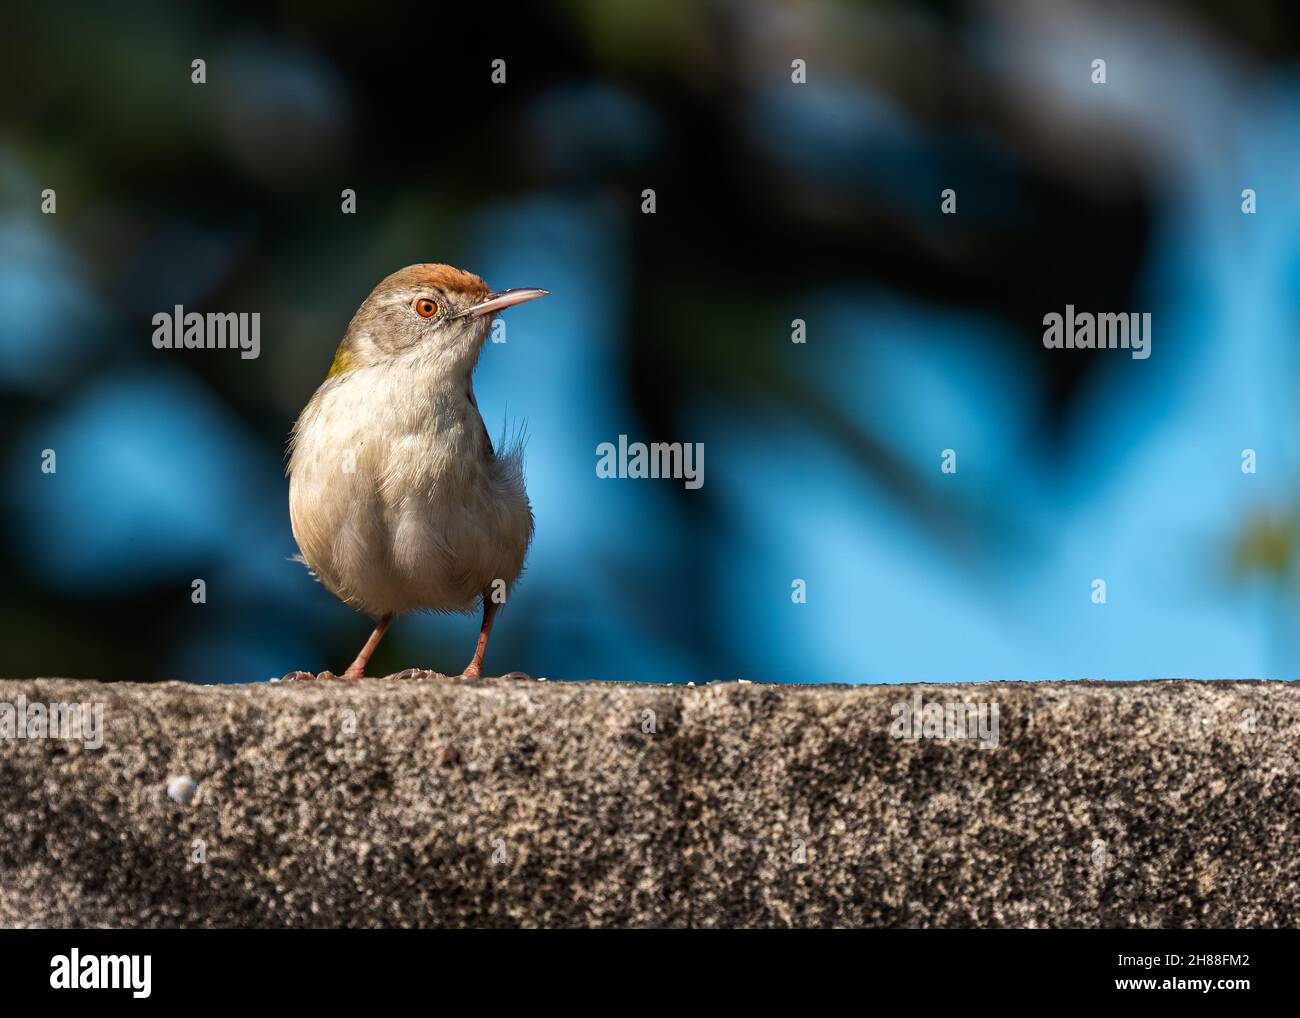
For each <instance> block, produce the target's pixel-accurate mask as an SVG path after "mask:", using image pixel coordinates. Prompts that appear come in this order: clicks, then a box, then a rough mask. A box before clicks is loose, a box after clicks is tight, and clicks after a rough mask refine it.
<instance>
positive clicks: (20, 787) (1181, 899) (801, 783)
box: [0, 680, 1300, 926]
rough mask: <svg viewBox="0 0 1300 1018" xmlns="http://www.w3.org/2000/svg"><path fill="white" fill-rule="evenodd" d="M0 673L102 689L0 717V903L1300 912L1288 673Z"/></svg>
mask: <svg viewBox="0 0 1300 1018" xmlns="http://www.w3.org/2000/svg"><path fill="white" fill-rule="evenodd" d="M20 696H21V697H25V698H26V700H27V701H29V702H37V701H39V702H43V703H49V702H51V701H85V702H88V703H91V704H94V703H98V704H101V705H102V706H103V711H104V732H103V740H104V741H103V746H102V747H101V748H98V749H90V748H86V747H85V746H84V745H83V744H82V743H81V742H79V741H76V740H68V739H48V738H47V739H36V740H29V739H22V740H19V739H2V740H0V812H2V814H3V818H4V819H3V824H4V828H3V836H2V837H0V923H3V924H5V925H27V924H39V925H45V926H56V925H110V926H171V925H182V926H249V925H257V926H262V925H271V926H334V925H346V926H387V925H402V926H431V925H452V926H461V925H468V926H513V925H545V926H587V925H617V926H660V925H670V926H688V925H695V926H792V925H793V926H824V925H841V926H857V925H871V926H1129V925H1138V926H1275V925H1296V924H1297V923H1298V922H1300V794H1298V793H1300V789H1298V788H1297V774H1298V773H1300V765H1298V764H1297V757H1298V756H1300V687H1297V686H1295V685H1291V684H1282V683H1248V682H1225V683H1193V682H1157V683H1114V684H1103V683H1040V684H1018V683H1013V684H993V683H991V684H979V685H942V686H856V687H845V686H799V687H795V686H764V685H750V684H739V683H729V684H716V685H709V686H702V687H698V688H683V687H667V686H655V685H612V684H602V683H572V684H570V683H556V682H533V681H525V680H490V681H486V682H482V683H469V682H463V681H446V682H436V681H425V682H397V681H388V680H367V681H366V682H364V683H361V684H345V683H328V684H326V683H303V684H294V685H290V684H261V685H240V686H222V687H195V686H186V685H181V684H175V683H170V684H166V685H124V684H123V685H99V684H95V683H89V682H72V681H66V680H15V681H0V703H9V704H16V703H17V702H18V699H19V697H20ZM914 696H919V697H921V698H922V699H923V701H924V702H937V703H939V704H947V703H956V702H958V701H963V700H964V701H969V702H972V703H985V704H989V705H996V707H997V712H998V732H997V745H996V747H995V748H994V747H992V746H991V745H986V746H981V745H980V744H979V742H978V741H972V740H971V739H969V738H968V739H963V740H947V739H938V738H922V739H913V740H907V739H899V738H895V737H894V736H893V734H891V731H890V729H891V724H896V723H897V722H898V721H899V719H898V718H896V717H895V716H894V714H895V712H894V705H896V704H899V703H909V704H910V703H912V702H913V697H914ZM985 719H986V722H987V721H989V720H991V715H986V716H985ZM30 720H31V719H30V717H29V723H30ZM4 723H5V716H4V710H3V708H0V735H3V734H4ZM84 734H86V733H83V735H84ZM90 734H91V736H92V738H93V733H90ZM986 734H991V733H989V732H988V730H987V729H986ZM985 741H986V743H991V742H992V739H991V738H989V739H986V740H985ZM182 775H184V776H188V777H190V778H192V779H193V781H194V782H195V783H196V785H197V789H196V791H195V794H194V795H193V798H192V799H191V801H190V802H189V803H188V805H186V804H183V803H181V802H178V801H174V800H173V799H172V798H170V797H169V796H168V793H167V787H168V783H169V780H170V779H171V778H174V777H178V776H182ZM182 798H183V796H182Z"/></svg>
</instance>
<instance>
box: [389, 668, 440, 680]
mask: <svg viewBox="0 0 1300 1018" xmlns="http://www.w3.org/2000/svg"><path fill="white" fill-rule="evenodd" d="M391 678H394V679H414V680H416V681H422V680H424V679H445V678H448V676H446V675H443V674H442V672H435V671H434V670H433V669H432V668H405V669H403V670H402V671H400V672H398V673H397V674H395V675H393V676H391Z"/></svg>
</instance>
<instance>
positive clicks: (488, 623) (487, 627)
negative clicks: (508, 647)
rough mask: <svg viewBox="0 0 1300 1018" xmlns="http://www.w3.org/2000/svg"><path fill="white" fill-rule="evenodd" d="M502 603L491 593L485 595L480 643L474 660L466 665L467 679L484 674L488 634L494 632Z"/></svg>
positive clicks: (465, 673)
mask: <svg viewBox="0 0 1300 1018" xmlns="http://www.w3.org/2000/svg"><path fill="white" fill-rule="evenodd" d="M500 607H501V605H500V604H498V603H497V602H496V601H493V600H492V597H491V595H490V594H488V593H485V594H484V595H483V625H481V626H479V630H478V645H477V646H476V647H475V648H474V660H472V661H471V662H470V663H469V664H467V665H466V666H465V671H464V672H463V674H464V676H465V678H467V679H477V678H480V677H481V676H482V675H483V655H484V653H485V652H486V651H487V642H488V636H489V635H490V634H491V632H492V620H493V619H495V618H496V615H497V609H498V608H500Z"/></svg>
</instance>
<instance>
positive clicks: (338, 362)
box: [325, 343, 357, 378]
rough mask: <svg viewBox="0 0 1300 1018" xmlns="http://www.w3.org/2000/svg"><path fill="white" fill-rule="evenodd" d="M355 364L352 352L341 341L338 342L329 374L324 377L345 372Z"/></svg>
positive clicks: (331, 376)
mask: <svg viewBox="0 0 1300 1018" xmlns="http://www.w3.org/2000/svg"><path fill="white" fill-rule="evenodd" d="M356 366H357V364H356V359H355V358H354V357H353V356H352V352H351V351H350V350H348V349H346V348H345V346H344V344H343V343H340V344H339V348H338V350H337V351H335V353H334V363H333V364H331V365H330V370H329V374H327V375H326V376H325V377H326V378H333V377H334V376H335V375H344V374H347V373H348V372H349V371H351V370H352V369H353V368H355V367H356Z"/></svg>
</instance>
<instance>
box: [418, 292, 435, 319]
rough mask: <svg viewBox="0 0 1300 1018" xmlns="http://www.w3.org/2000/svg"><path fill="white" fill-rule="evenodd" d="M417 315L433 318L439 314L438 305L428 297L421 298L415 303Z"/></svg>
mask: <svg viewBox="0 0 1300 1018" xmlns="http://www.w3.org/2000/svg"><path fill="white" fill-rule="evenodd" d="M415 313H416V314H417V315H419V316H420V317H421V318H432V317H433V316H434V315H436V314H437V313H438V305H437V304H435V303H434V302H433V301H431V300H429V298H428V297H421V298H420V299H419V300H417V301H416V302H415Z"/></svg>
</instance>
